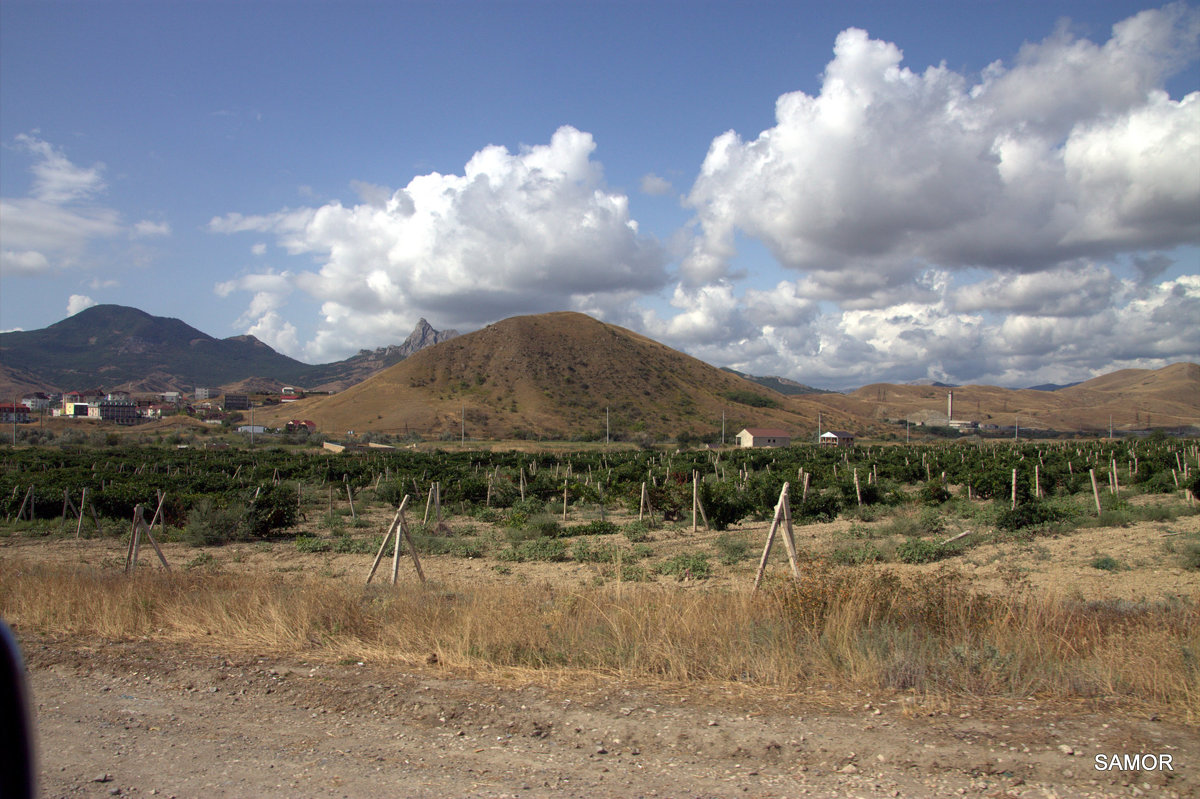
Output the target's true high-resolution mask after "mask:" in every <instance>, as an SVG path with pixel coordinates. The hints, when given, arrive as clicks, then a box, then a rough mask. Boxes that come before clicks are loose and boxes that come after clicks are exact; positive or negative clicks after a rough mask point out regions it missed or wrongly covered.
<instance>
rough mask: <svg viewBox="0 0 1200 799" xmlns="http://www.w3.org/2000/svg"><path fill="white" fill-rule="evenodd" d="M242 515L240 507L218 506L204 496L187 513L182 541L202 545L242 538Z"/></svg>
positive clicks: (196, 545) (243, 529)
mask: <svg viewBox="0 0 1200 799" xmlns="http://www.w3.org/2000/svg"><path fill="white" fill-rule="evenodd" d="M242 516H243V514H242V511H241V510H240V509H238V508H228V507H226V508H222V507H219V506H217V505H216V504H214V503H213V501H212V500H211V499H208V498H207V497H205V498H204V499H201V500H200V501H199V502H197V503H196V505H195V507H193V508H192V510H191V511H190V512H189V513H188V520H187V525H186V526H185V527H184V528H183V535H182V538H183V541H184V543H186V544H190V545H191V546H194V547H203V546H218V545H220V544H225V543H228V542H230V541H240V540H243V539H244V538H245V532H244V531H245V528H244V527H243V526H242Z"/></svg>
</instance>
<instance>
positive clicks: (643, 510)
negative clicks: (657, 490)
mask: <svg viewBox="0 0 1200 799" xmlns="http://www.w3.org/2000/svg"><path fill="white" fill-rule="evenodd" d="M1178 484H1179V483H1178V481H1177V482H1176V485H1178ZM645 513H646V481H645V480H643V481H642V498H641V501H639V502H638V521H639V522H640V521H641V520H642V517H643V516H644V515H645Z"/></svg>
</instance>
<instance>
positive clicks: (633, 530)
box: [621, 521, 650, 544]
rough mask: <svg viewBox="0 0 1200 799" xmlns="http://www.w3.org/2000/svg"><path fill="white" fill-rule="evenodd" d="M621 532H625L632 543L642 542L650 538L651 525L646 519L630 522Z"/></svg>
mask: <svg viewBox="0 0 1200 799" xmlns="http://www.w3.org/2000/svg"><path fill="white" fill-rule="evenodd" d="M621 532H622V533H624V534H625V537H626V538H628V539H629V542H630V543H631V544H640V543H642V542H643V541H649V540H650V525H648V524H646V522H644V521H636V522H630V523H629V524H627V525H625V526H624V527H623V528H621Z"/></svg>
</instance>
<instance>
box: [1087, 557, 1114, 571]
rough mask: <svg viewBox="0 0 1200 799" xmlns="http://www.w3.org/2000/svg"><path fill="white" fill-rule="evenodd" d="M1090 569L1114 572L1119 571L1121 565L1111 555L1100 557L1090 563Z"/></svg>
mask: <svg viewBox="0 0 1200 799" xmlns="http://www.w3.org/2000/svg"><path fill="white" fill-rule="evenodd" d="M1092 568H1093V569H1100V570H1102V571H1106V572H1116V571H1120V570H1121V564H1120V563H1119V562H1118V561H1117V559H1116V558H1114V557H1113V556H1111V555H1101V556H1099V557H1097V558H1096V559H1095V560H1093V561H1092Z"/></svg>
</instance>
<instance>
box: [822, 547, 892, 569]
mask: <svg viewBox="0 0 1200 799" xmlns="http://www.w3.org/2000/svg"><path fill="white" fill-rule="evenodd" d="M829 559H830V560H831V561H833V562H834V563H837V564H840V565H843V566H857V565H859V564H860V563H878V562H880V561H882V560H884V557H883V553H882V552H880V551H879V548H878V547H876V546H875V545H874V544H871V543H867V542H863V543H861V544H857V545H855V546H848V547H838V548H837V549H835V550H833V552H831V553H830V554H829Z"/></svg>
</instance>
